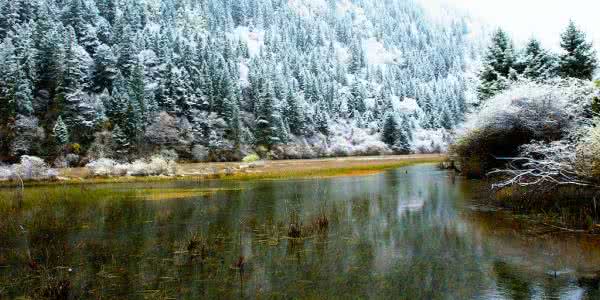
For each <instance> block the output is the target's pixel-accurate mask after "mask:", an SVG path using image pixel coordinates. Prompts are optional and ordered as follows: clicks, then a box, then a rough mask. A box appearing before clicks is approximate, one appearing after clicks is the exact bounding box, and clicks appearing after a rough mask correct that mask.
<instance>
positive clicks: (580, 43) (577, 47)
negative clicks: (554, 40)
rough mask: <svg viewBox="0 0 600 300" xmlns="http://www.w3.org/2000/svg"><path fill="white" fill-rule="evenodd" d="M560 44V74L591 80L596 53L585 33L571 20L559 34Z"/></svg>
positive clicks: (594, 69) (596, 62) (594, 67)
mask: <svg viewBox="0 0 600 300" xmlns="http://www.w3.org/2000/svg"><path fill="white" fill-rule="evenodd" d="M560 46H561V47H562V49H563V53H562V54H561V55H560V65H559V70H560V75H561V76H562V77H573V78H579V79H587V80H591V79H592V77H593V75H594V72H595V71H596V68H597V67H598V58H597V53H596V50H594V48H593V47H592V43H590V42H588V41H587V40H586V36H585V33H584V32H583V31H581V30H580V29H579V28H577V25H575V22H573V21H572V20H571V21H570V22H569V25H568V26H567V29H566V30H565V31H564V32H563V33H562V35H561V42H560Z"/></svg>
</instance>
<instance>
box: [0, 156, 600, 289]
mask: <svg viewBox="0 0 600 300" xmlns="http://www.w3.org/2000/svg"><path fill="white" fill-rule="evenodd" d="M476 184H477V183H475V182H469V181H465V180H462V179H461V178H457V177H455V176H453V175H452V174H450V173H447V172H445V171H438V170H437V169H436V168H435V167H433V166H416V167H410V168H405V169H399V170H396V171H391V172H387V173H385V174H381V175H377V176H368V177H350V178H334V179H314V180H293V181H258V182H216V181H213V182H208V183H202V184H198V183H193V182H176V183H165V184H158V185H157V184H138V185H135V186H127V187H125V186H118V185H116V186H104V187H102V188H103V189H106V188H109V190H110V191H111V192H110V193H109V194H110V197H104V196H103V197H97V198H98V199H97V200H94V201H89V199H88V198H90V197H91V196H92V195H97V194H100V192H99V191H98V190H97V189H99V188H100V187H95V188H89V189H88V190H87V191H86V192H85V193H88V194H82V195H80V196H77V197H69V199H68V200H66V201H65V200H64V199H62V198H61V197H66V196H60V195H62V194H61V193H56V192H51V191H48V192H40V191H37V192H38V194H39V195H40V196H39V198H40V199H39V200H38V201H30V203H28V204H27V205H25V206H24V208H18V207H14V206H10V205H6V204H5V205H4V206H2V208H1V209H0V241H2V242H1V244H0V298H15V297H18V296H23V295H27V296H31V297H33V298H41V297H55V298H57V297H58V298H59V297H62V296H67V295H68V297H70V298H144V297H146V298H165V297H173V298H206V297H211V298H239V297H243V298H255V297H275V298H277V297H281V298H293V297H302V298H357V297H359V298H362V297H365V298H366V297H369V298H395V299H398V298H399V299H531V298H539V299H598V298H599V297H600V292H599V282H600V273H599V272H598V271H600V250H599V249H600V247H598V240H597V239H596V238H593V237H586V236H579V237H574V236H568V237H565V236H560V235H557V234H556V233H548V234H542V235H539V234H536V235H531V234H527V233H524V232H523V231H522V230H521V228H520V227H521V225H520V223H518V222H516V221H514V220H510V219H507V218H506V217H505V216H504V215H502V214H500V213H491V212H478V211H473V210H470V209H469V207H470V206H469V199H470V198H472V196H473V195H472V192H473V190H474V189H472V187H473V186H474V185H476ZM199 185H200V187H201V188H225V189H224V190H223V191H220V192H217V193H210V194H205V195H199V196H194V197H189V198H180V199H173V200H155V199H154V200H152V201H143V200H140V199H139V197H133V196H132V195H131V193H132V191H135V190H137V189H141V188H148V187H154V188H162V189H169V190H173V189H182V190H183V189H190V188H198V186H199ZM46 189H52V188H46ZM54 189H58V188H57V187H54ZM67 189H75V188H74V187H71V188H67ZM30 192H33V191H30ZM67 194H68V191H67V192H65V193H64V195H67ZM36 195H37V194H36ZM42 195H44V196H42ZM53 198H56V199H53ZM109 198H110V199H109ZM325 221H326V222H325ZM290 223H292V225H293V226H290ZM292 229H294V230H292ZM295 230H296V231H295ZM292 233H293V234H292ZM296 233H297V234H296ZM292 237H298V238H292Z"/></svg>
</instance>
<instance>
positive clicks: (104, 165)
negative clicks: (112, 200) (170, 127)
mask: <svg viewBox="0 0 600 300" xmlns="http://www.w3.org/2000/svg"><path fill="white" fill-rule="evenodd" d="M85 167H86V168H87V169H88V170H89V171H90V174H91V175H92V176H98V177H108V176H160V175H164V176H172V175H175V173H176V168H177V164H176V163H175V160H174V159H172V158H166V157H164V156H163V155H155V156H152V157H151V158H149V159H138V160H136V161H134V162H132V163H119V162H117V161H115V160H112V159H108V158H101V159H98V160H95V161H92V162H90V163H88V164H87V165H86V166H85Z"/></svg>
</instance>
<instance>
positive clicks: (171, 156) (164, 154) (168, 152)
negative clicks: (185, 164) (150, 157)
mask: <svg viewBox="0 0 600 300" xmlns="http://www.w3.org/2000/svg"><path fill="white" fill-rule="evenodd" d="M155 156H156V157H161V158H163V159H165V160H168V161H177V160H178V159H179V155H178V154H177V151H175V150H173V149H163V150H160V153H159V154H158V155H155Z"/></svg>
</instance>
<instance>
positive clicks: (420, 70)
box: [0, 0, 478, 165]
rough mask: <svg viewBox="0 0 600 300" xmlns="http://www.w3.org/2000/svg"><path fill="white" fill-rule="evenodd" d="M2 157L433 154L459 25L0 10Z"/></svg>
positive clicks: (198, 7) (31, 1) (315, 5)
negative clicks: (173, 153)
mask: <svg viewBox="0 0 600 300" xmlns="http://www.w3.org/2000/svg"><path fill="white" fill-rule="evenodd" d="M0 10H1V11H2V15H1V16H0V40H1V41H2V44H1V45H0V110H1V111H0V157H1V158H2V160H4V161H16V160H18V158H19V157H20V156H22V155H35V156H40V157H43V158H44V159H45V160H46V161H48V162H51V163H52V162H57V164H63V165H64V164H67V165H80V164H84V163H85V161H88V160H94V159H98V158H101V157H108V158H115V159H120V160H128V159H133V158H136V157H143V156H148V155H150V154H153V153H155V152H158V151H161V150H175V151H176V152H177V154H178V155H179V157H180V158H183V159H194V160H200V161H205V160H237V159H240V158H242V157H243V156H244V155H246V154H248V153H252V152H254V151H256V152H258V153H259V154H260V155H262V156H269V157H270V158H291V157H318V156H331V155H358V154H372V153H381V152H389V151H395V152H398V153H401V152H418V151H435V150H438V149H440V148H443V147H444V146H445V141H444V136H445V135H446V132H447V130H449V129H452V128H453V127H455V125H456V124H458V123H460V122H461V121H462V119H463V116H464V113H465V111H466V109H467V102H468V101H469V100H468V97H469V96H468V94H469V91H470V86H468V84H469V82H471V80H467V79H465V78H466V76H467V75H468V72H467V71H468V69H469V64H470V62H471V61H472V60H474V59H476V58H477V53H478V50H477V48H476V47H474V46H472V44H471V42H470V41H468V39H467V38H468V36H469V35H470V32H469V28H468V23H467V20H465V19H464V18H461V17H454V16H452V14H451V13H449V14H447V15H445V16H444V17H443V18H439V17H436V18H433V17H431V16H430V15H429V14H428V12H427V11H425V10H424V9H423V8H422V7H421V6H420V5H419V4H418V3H417V2H414V1H412V0H407V1H401V0H388V1H378V0H353V1H350V0H339V1H335V0H127V1H124V0H0Z"/></svg>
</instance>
